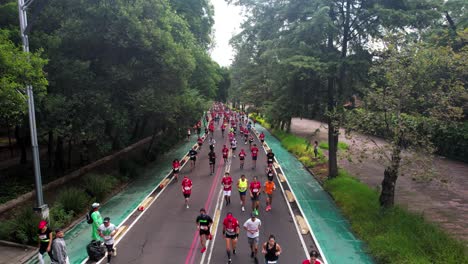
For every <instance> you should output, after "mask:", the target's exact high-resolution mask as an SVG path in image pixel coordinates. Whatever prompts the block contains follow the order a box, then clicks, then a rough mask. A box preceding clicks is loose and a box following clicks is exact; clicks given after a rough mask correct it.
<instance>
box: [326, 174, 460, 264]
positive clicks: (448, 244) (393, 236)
mask: <svg viewBox="0 0 468 264" xmlns="http://www.w3.org/2000/svg"><path fill="white" fill-rule="evenodd" d="M325 188H326V190H327V191H329V192H330V193H331V194H332V196H333V197H334V199H335V201H336V203H337V204H338V205H339V206H340V208H341V210H342V212H343V213H344V215H345V216H346V217H347V218H348V219H350V222H351V226H352V229H353V230H354V232H356V234H357V235H358V236H359V237H360V238H361V239H363V240H364V241H365V242H366V243H367V245H368V247H369V251H370V253H371V254H372V256H374V258H375V259H376V260H377V262H379V263H467V262H468V255H467V254H466V252H467V251H466V250H467V249H466V247H464V246H463V244H462V243H461V242H458V241H456V240H455V239H453V238H450V237H449V236H448V235H447V234H445V233H444V232H442V231H441V230H440V229H439V228H438V227H436V226H434V225H433V224H430V223H428V222H427V221H426V220H425V219H424V218H423V217H422V216H420V215H415V214H413V213H409V212H407V211H406V210H403V209H401V208H399V207H395V208H392V209H391V210H388V211H385V212H383V211H381V209H380V206H379V203H378V193H377V192H376V191H375V190H372V189H370V188H369V187H368V186H367V185H365V184H363V183H360V182H359V181H357V180H356V179H354V178H353V177H351V176H350V175H349V174H347V173H346V172H345V171H340V175H339V177H337V178H335V179H331V180H328V181H327V182H325Z"/></svg>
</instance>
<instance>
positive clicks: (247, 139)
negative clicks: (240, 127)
mask: <svg viewBox="0 0 468 264" xmlns="http://www.w3.org/2000/svg"><path fill="white" fill-rule="evenodd" d="M249 135H250V132H249V130H248V129H247V128H245V129H244V145H247V142H249Z"/></svg>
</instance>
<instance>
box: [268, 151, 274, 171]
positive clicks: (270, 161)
mask: <svg viewBox="0 0 468 264" xmlns="http://www.w3.org/2000/svg"><path fill="white" fill-rule="evenodd" d="M266 157H267V165H268V167H269V168H271V167H272V166H273V162H274V161H275V154H274V153H273V151H272V150H271V149H269V150H268V153H267V155H266Z"/></svg>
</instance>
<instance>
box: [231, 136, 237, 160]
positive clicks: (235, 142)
mask: <svg viewBox="0 0 468 264" xmlns="http://www.w3.org/2000/svg"><path fill="white" fill-rule="evenodd" d="M236 148H237V140H236V138H235V137H234V138H233V139H232V141H231V149H232V156H233V157H234V158H235V157H236Z"/></svg>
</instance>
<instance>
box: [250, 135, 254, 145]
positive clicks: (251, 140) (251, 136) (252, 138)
mask: <svg viewBox="0 0 468 264" xmlns="http://www.w3.org/2000/svg"><path fill="white" fill-rule="evenodd" d="M253 142H254V137H253V135H252V134H250V136H249V147H250V148H251V147H252V143H253Z"/></svg>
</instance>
